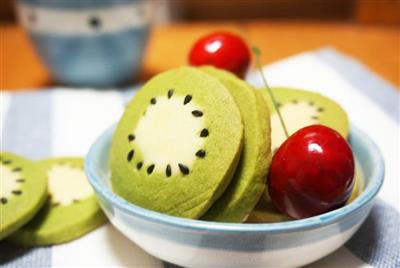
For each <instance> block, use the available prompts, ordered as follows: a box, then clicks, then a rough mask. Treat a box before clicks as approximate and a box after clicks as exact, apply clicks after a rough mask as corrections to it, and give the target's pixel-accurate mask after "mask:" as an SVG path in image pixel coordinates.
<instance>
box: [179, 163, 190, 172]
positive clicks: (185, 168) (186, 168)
mask: <svg viewBox="0 0 400 268" xmlns="http://www.w3.org/2000/svg"><path fill="white" fill-rule="evenodd" d="M178 167H179V170H180V171H181V172H182V174H183V175H187V174H189V168H188V167H187V166H185V165H184V164H178Z"/></svg>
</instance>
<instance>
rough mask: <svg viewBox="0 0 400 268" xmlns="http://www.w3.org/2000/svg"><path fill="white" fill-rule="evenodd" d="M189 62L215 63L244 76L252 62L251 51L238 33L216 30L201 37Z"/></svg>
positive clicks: (193, 63) (219, 66) (191, 52)
mask: <svg viewBox="0 0 400 268" xmlns="http://www.w3.org/2000/svg"><path fill="white" fill-rule="evenodd" d="M189 63H190V64H191V65H194V66H199V65H213V66H214V67H217V68H220V69H225V70H228V71H231V72H232V73H235V74H236V75H237V76H239V77H240V78H243V77H244V75H245V74H246V72H247V69H248V67H249V64H250V51H249V48H248V47H247V45H246V43H245V42H244V41H243V39H242V38H240V37H239V36H238V35H235V34H232V33H227V32H216V33H212V34H209V35H206V36H204V37H202V38H200V39H199V40H198V41H197V42H196V43H195V44H194V45H193V47H192V49H191V51H190V54H189Z"/></svg>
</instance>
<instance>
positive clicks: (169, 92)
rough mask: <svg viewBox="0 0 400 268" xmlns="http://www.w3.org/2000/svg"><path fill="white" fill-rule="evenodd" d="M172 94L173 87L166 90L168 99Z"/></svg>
mask: <svg viewBox="0 0 400 268" xmlns="http://www.w3.org/2000/svg"><path fill="white" fill-rule="evenodd" d="M173 94H174V90H173V89H170V90H168V93H167V95H168V99H170V98H171V97H172V95H173Z"/></svg>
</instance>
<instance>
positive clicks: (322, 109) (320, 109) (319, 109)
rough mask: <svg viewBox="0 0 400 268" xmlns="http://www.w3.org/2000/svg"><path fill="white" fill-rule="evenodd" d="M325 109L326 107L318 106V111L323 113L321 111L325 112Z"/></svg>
mask: <svg viewBox="0 0 400 268" xmlns="http://www.w3.org/2000/svg"><path fill="white" fill-rule="evenodd" d="M324 110H325V109H324V108H322V107H320V108H318V110H317V111H318V112H320V113H321V112H323V111H324Z"/></svg>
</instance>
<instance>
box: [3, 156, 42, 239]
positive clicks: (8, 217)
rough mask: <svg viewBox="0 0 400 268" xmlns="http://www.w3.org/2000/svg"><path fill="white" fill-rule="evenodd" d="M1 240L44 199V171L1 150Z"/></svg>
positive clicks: (18, 226)
mask: <svg viewBox="0 0 400 268" xmlns="http://www.w3.org/2000/svg"><path fill="white" fill-rule="evenodd" d="M0 183H1V187H0V188H1V189H0V190H1V191H0V240H1V239H3V238H4V237H6V236H8V235H9V234H11V233H12V232H15V231H16V230H17V229H19V228H20V227H21V226H22V225H24V224H25V223H26V222H28V221H29V220H30V219H31V218H32V217H33V216H34V215H35V214H36V213H37V211H38V210H39V209H40V208H41V207H42V205H43V204H44V202H45V201H46V198H47V177H46V172H45V171H44V170H43V169H41V168H40V167H37V166H36V165H35V164H34V163H33V162H32V161H29V160H27V159H25V158H23V157H20V156H17V155H14V154H11V153H6V152H1V153H0Z"/></svg>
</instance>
